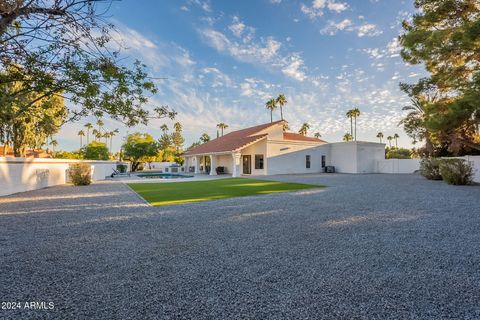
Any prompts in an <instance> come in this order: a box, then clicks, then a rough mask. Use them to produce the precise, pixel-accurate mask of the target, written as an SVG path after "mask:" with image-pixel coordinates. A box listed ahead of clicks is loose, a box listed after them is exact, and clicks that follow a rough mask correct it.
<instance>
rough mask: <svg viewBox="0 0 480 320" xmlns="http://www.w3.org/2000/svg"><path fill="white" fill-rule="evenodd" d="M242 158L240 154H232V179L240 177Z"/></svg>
mask: <svg viewBox="0 0 480 320" xmlns="http://www.w3.org/2000/svg"><path fill="white" fill-rule="evenodd" d="M240 157H241V154H240V152H234V153H232V158H233V168H232V178H236V177H240V168H239V165H240Z"/></svg>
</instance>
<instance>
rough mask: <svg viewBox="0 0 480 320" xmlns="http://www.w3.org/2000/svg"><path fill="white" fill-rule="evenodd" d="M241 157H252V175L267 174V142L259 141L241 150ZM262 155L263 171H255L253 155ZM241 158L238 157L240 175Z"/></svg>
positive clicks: (241, 171) (241, 168)
mask: <svg viewBox="0 0 480 320" xmlns="http://www.w3.org/2000/svg"><path fill="white" fill-rule="evenodd" d="M240 153H241V155H242V156H246V155H250V156H251V157H252V163H251V166H252V175H265V174H267V167H268V164H267V140H265V139H264V140H261V141H258V142H257V143H254V144H252V145H250V146H248V147H246V148H245V149H242V150H241V152H240ZM256 154H263V169H255V155H256ZM242 159H243V158H241V157H240V173H241V174H243V160H242Z"/></svg>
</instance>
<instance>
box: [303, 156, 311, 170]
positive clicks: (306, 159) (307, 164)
mask: <svg viewBox="0 0 480 320" xmlns="http://www.w3.org/2000/svg"><path fill="white" fill-rule="evenodd" d="M311 161H312V157H311V156H310V155H309V154H307V155H305V168H307V169H310V167H311Z"/></svg>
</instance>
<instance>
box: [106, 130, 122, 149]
mask: <svg viewBox="0 0 480 320" xmlns="http://www.w3.org/2000/svg"><path fill="white" fill-rule="evenodd" d="M119 132H120V131H118V129H115V130H113V131H110V132H109V133H110V134H109V136H110V152H112V142H113V137H114V136H116V135H117V134H118V133H119Z"/></svg>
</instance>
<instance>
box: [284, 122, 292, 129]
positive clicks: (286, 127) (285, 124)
mask: <svg viewBox="0 0 480 320" xmlns="http://www.w3.org/2000/svg"><path fill="white" fill-rule="evenodd" d="M287 130H290V126H289V125H288V122H287V121H284V122H283V131H287Z"/></svg>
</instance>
